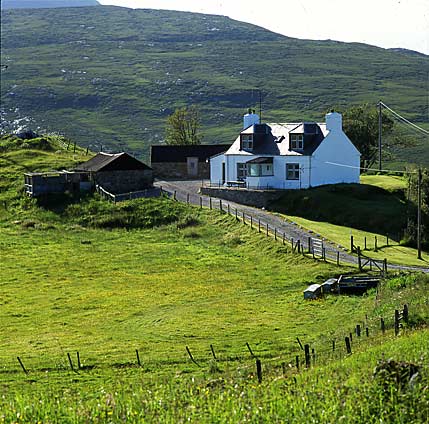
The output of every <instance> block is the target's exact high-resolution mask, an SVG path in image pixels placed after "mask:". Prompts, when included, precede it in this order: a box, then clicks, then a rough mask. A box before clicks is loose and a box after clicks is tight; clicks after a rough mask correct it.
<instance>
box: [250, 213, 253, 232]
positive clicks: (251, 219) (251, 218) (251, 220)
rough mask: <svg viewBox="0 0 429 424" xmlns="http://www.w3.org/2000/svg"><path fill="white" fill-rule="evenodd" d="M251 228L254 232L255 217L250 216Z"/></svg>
mask: <svg viewBox="0 0 429 424" xmlns="http://www.w3.org/2000/svg"><path fill="white" fill-rule="evenodd" d="M250 228H251V229H252V230H253V216H252V215H250Z"/></svg>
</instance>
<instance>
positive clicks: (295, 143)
mask: <svg viewBox="0 0 429 424" xmlns="http://www.w3.org/2000/svg"><path fill="white" fill-rule="evenodd" d="M290 148H291V149H297V150H302V149H303V148H304V134H291V135H290Z"/></svg>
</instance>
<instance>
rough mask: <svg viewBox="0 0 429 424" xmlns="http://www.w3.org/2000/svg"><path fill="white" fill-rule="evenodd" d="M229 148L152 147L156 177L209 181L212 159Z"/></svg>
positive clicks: (215, 146) (153, 167) (211, 145)
mask: <svg viewBox="0 0 429 424" xmlns="http://www.w3.org/2000/svg"><path fill="white" fill-rule="evenodd" d="M229 147H230V145H226V144H199V145H187V146H176V145H174V146H171V145H168V146H167V145H163V146H152V147H151V166H152V169H153V173H154V176H155V178H160V179H187V180H192V179H195V180H198V179H200V180H202V179H208V178H210V158H211V157H212V156H215V155H218V154H220V153H224V152H226V151H227V150H228V148H229Z"/></svg>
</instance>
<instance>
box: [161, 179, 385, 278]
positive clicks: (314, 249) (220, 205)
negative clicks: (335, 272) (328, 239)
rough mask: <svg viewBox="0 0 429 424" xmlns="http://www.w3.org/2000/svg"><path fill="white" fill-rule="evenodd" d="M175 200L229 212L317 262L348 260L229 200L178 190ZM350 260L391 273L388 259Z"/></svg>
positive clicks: (338, 262) (315, 241)
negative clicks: (234, 205)
mask: <svg viewBox="0 0 429 424" xmlns="http://www.w3.org/2000/svg"><path fill="white" fill-rule="evenodd" d="M161 191H162V192H163V193H165V194H167V195H169V196H170V197H171V193H170V192H168V191H166V190H163V189H162V187H161ZM182 197H183V198H182ZM173 199H174V200H177V201H181V202H185V203H193V204H196V205H199V206H200V207H202V206H203V205H204V204H206V205H207V206H208V207H209V209H218V210H219V211H221V212H225V213H227V214H229V215H231V216H234V217H235V218H236V219H237V221H242V222H243V224H249V225H250V226H251V228H252V229H255V228H257V229H258V232H264V233H265V234H266V235H267V237H268V236H270V237H272V238H274V239H275V240H276V241H279V240H280V241H281V242H282V244H285V242H286V241H287V242H288V243H290V245H291V248H292V252H293V253H300V254H303V255H305V254H308V255H311V256H312V257H313V258H314V259H317V260H323V261H326V262H327V261H331V262H332V263H335V264H337V265H338V266H340V265H341V259H343V260H344V256H343V255H342V253H341V252H340V250H337V249H334V248H333V247H331V246H329V244H325V243H324V242H323V239H318V238H313V237H309V238H308V237H305V238H307V243H305V241H306V240H305V239H304V240H302V237H298V238H294V237H292V236H288V235H286V233H285V231H284V230H283V229H281V228H278V227H277V226H274V225H272V224H269V223H268V222H264V221H263V220H261V219H260V218H257V217H255V216H253V215H251V214H249V213H248V212H245V211H240V210H239V209H238V208H235V207H231V206H230V203H229V201H226V200H222V199H216V198H212V197H207V196H201V195H197V194H190V193H186V195H184V194H183V195H182V194H181V193H177V192H176V191H174V195H173ZM286 222H287V221H286ZM256 223H258V225H257V226H256V225H255V224H256ZM310 239H311V240H310ZM305 244H307V249H305V248H304V246H305ZM350 259H351V260H350V261H349V260H344V261H345V263H346V264H347V265H355V266H357V267H358V268H359V270H360V271H361V272H362V271H365V267H366V268H367V269H368V268H369V270H370V271H372V270H373V269H374V270H375V271H377V270H378V271H379V272H380V273H381V274H383V275H384V274H386V273H387V260H386V259H384V260H375V259H372V258H369V257H367V256H364V255H362V254H361V259H362V261H360V260H359V258H353V257H352V256H350ZM359 264H360V265H359Z"/></svg>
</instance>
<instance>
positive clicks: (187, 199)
mask: <svg viewBox="0 0 429 424" xmlns="http://www.w3.org/2000/svg"><path fill="white" fill-rule="evenodd" d="M186 203H187V204H188V205H189V193H187V194H186Z"/></svg>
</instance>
